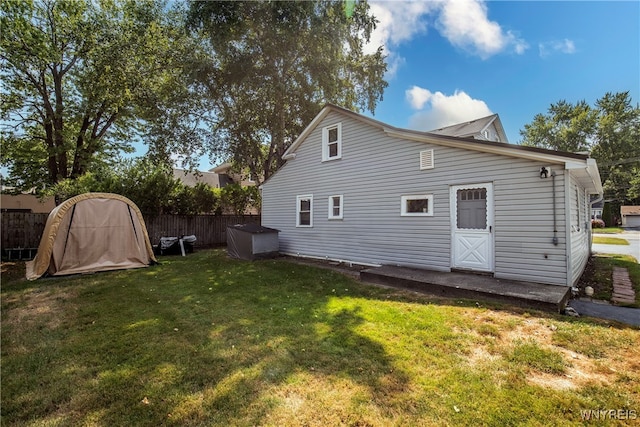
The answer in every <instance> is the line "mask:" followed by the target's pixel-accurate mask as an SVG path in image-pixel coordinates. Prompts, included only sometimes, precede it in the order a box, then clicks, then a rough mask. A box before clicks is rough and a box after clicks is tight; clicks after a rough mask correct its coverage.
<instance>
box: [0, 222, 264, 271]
mask: <svg viewBox="0 0 640 427" xmlns="http://www.w3.org/2000/svg"><path fill="white" fill-rule="evenodd" d="M48 216H49V214H46V213H45V214H41V213H26V212H3V213H2V257H3V258H8V259H28V258H33V256H34V255H35V250H36V249H37V248H38V245H39V244H40V238H41V237H42V232H43V231H44V226H45V223H46V222H47V217H48ZM144 220H145V223H146V225H147V231H148V232H149V239H150V240H151V244H152V245H157V244H158V243H159V242H160V237H169V236H177V237H180V236H183V235H191V234H193V235H195V236H196V238H197V239H198V240H197V241H196V243H195V245H194V246H196V247H212V246H220V245H225V244H226V243H227V226H229V225H235V224H249V223H256V224H260V215H154V216H150V215H144Z"/></svg>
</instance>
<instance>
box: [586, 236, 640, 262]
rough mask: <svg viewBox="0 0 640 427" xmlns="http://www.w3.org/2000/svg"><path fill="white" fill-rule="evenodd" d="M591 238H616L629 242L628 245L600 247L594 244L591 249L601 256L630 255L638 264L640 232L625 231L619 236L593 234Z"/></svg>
mask: <svg viewBox="0 0 640 427" xmlns="http://www.w3.org/2000/svg"><path fill="white" fill-rule="evenodd" d="M593 236H594V237H595V236H601V237H617V238H620V239H625V240H627V241H628V242H629V245H628V246H627V245H601V244H596V243H594V244H593V246H592V247H591V249H592V251H593V252H595V253H601V254H617V255H631V256H632V257H635V259H636V260H637V261H638V262H640V231H625V232H624V233H620V234H597V233H593Z"/></svg>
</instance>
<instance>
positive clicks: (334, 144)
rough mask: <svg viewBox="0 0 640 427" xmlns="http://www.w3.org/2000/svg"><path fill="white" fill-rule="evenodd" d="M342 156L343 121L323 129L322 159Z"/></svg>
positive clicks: (326, 159) (333, 158) (334, 158)
mask: <svg viewBox="0 0 640 427" xmlns="http://www.w3.org/2000/svg"><path fill="white" fill-rule="evenodd" d="M341 157H342V123H337V124H335V125H333V126H327V127H325V128H323V129H322V161H323V162H326V161H328V160H337V159H339V158H341Z"/></svg>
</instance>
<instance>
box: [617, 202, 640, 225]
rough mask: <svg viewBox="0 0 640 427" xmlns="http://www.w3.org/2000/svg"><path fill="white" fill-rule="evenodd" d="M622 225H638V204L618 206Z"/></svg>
mask: <svg viewBox="0 0 640 427" xmlns="http://www.w3.org/2000/svg"><path fill="white" fill-rule="evenodd" d="M620 216H621V217H622V226H623V227H640V206H620Z"/></svg>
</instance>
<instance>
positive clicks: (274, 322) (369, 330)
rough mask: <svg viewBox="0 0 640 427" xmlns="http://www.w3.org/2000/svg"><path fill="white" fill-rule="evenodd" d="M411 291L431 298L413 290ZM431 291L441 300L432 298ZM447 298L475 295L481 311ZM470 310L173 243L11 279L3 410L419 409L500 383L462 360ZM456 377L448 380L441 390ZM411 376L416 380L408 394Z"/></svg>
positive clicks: (170, 418)
mask: <svg viewBox="0 0 640 427" xmlns="http://www.w3.org/2000/svg"><path fill="white" fill-rule="evenodd" d="M381 302H382V304H381ZM416 302H418V303H424V304H423V305H420V306H417V305H413V304H406V305H405V304H404V303H416ZM432 302H435V303H437V304H442V306H441V307H438V308H437V309H435V308H433V309H432V307H430V306H429V305H428V304H430V303H432ZM448 305H452V306H456V307H460V306H462V307H473V308H474V313H473V314H472V316H473V317H472V316H467V317H465V316H461V315H460V312H459V310H456V309H455V308H451V309H449V308H448V307H447V306H448ZM482 305H483V306H484V307H487V308H496V307H498V308H502V309H506V311H510V312H513V313H527V312H528V313H535V315H536V316H544V317H546V318H549V319H558V316H557V315H554V314H550V313H542V312H536V311H531V310H526V309H520V308H513V307H509V306H504V305H500V304H492V303H482ZM475 309H476V303H475V301H467V300H458V299H456V300H444V299H436V298H430V297H428V296H424V295H420V296H416V295H414V294H413V293H407V292H403V291H398V290H394V289H388V288H378V287H374V286H369V285H362V284H359V283H357V282H354V281H353V280H351V279H350V278H348V277H345V276H343V275H341V274H338V273H335V272H332V271H327V270H321V269H318V268H311V267H307V266H300V265H297V264H292V263H288V262H284V261H281V260H275V261H261V262H255V263H249V262H241V261H235V260H230V259H228V258H227V257H226V254H225V253H224V251H219V250H218V251H206V252H201V253H196V254H194V255H190V256H188V257H186V258H181V257H165V258H163V259H162V265H160V266H156V267H152V268H148V269H140V270H135V271H120V272H109V273H101V274H95V275H90V276H81V277H68V278H60V279H53V280H45V281H37V282H28V283H23V282H16V283H9V284H6V285H5V284H3V288H2V326H3V327H2V331H1V332H2V347H1V351H2V392H3V402H2V412H3V414H2V415H3V417H2V423H3V425H27V424H29V425H30V424H41V425H46V424H51V425H58V424H59V425H85V424H95V425H143V426H145V425H149V426H156V425H258V424H271V425H280V424H283V423H284V424H286V422H287V421H288V422H289V423H292V420H296V424H305V423H309V424H314V423H315V424H323V425H337V424H352V425H356V424H364V425H366V424H367V423H368V421H369V420H371V419H372V417H376V416H380V419H383V420H384V419H387V420H393V419H398V417H397V416H398V414H400V416H399V418H400V419H402V416H403V415H404V414H409V415H408V417H410V416H412V415H414V414H417V418H418V419H419V416H420V413H422V414H425V413H430V411H434V407H432V406H429V405H430V399H431V398H433V400H434V402H435V403H433V405H438V408H440V407H442V403H443V402H447V403H450V402H451V400H450V399H452V397H449V395H453V396H456V395H457V396H467V395H468V394H469V392H467V391H466V390H467V389H468V390H476V391H477V395H478V396H485V395H486V392H487V390H490V389H492V390H493V392H494V395H500V393H502V392H503V390H502V388H500V387H497V386H496V385H495V384H489V385H487V382H486V381H485V380H486V378H485V377H484V375H485V373H481V374H478V373H476V374H473V372H471V373H468V372H467V371H469V369H467V365H465V364H464V363H461V361H463V360H466V359H468V358H465V357H463V356H460V354H461V353H459V351H463V352H464V351H470V346H471V345H472V344H473V342H470V341H468V340H469V339H470V338H469V337H472V336H473V335H472V334H470V333H469V332H468V330H469V329H470V328H472V327H474V326H472V325H468V324H467V323H465V322H468V321H469V319H470V318H477V317H478V314H481V313H479V312H475ZM478 321H481V320H478ZM583 323H584V324H588V323H594V322H593V321H586V320H582V319H576V320H574V319H566V322H563V325H562V328H560V329H561V330H559V331H558V332H563V333H564V330H565V329H566V330H567V331H566V333H564V335H561V336H559V337H558V339H559V340H560V339H561V340H562V343H563V344H564V345H565V346H568V347H571V346H573V345H575V346H583V343H581V342H580V341H581V340H576V339H575V338H574V337H575V336H576V335H579V333H580V332H581V330H582V329H581V328H580V327H579V326H580V325H581V324H583ZM503 326H504V325H503ZM572 326H575V327H572ZM381 329H384V330H383V331H381ZM603 333H604V332H603ZM492 334H493V335H496V336H499V335H500V334H501V331H499V330H498V329H497V327H495V328H493V329H491V328H489V329H486V330H485V334H484V335H483V334H480V336H481V339H480V341H482V340H485V341H486V340H490V339H489V338H487V337H491V336H492ZM556 335H558V334H556ZM482 337H484V338H482ZM491 339H493V338H491ZM482 342H484V341H482ZM594 342H598V343H600V342H602V341H601V340H600V339H598V340H595V339H594ZM612 345H613V344H612ZM576 348H577V347H576ZM412 349H414V350H415V349H419V351H420V352H421V354H420V355H419V356H414V355H412V354H408V353H407V352H410V351H412ZM408 363H411V364H415V365H418V366H416V367H414V366H409V365H408ZM422 365H424V366H425V367H433V369H423V370H420V369H421V367H422ZM452 370H453V373H452ZM430 375H431V376H430ZM474 375H475V376H474ZM434 376H435V377H436V378H433V377H434ZM476 377H477V378H476ZM469 378H476V379H474V380H473V383H470V382H469V381H470V380H469ZM487 378H488V377H487ZM456 380H459V381H456ZM417 381H419V382H420V383H419V384H418V383H417ZM456 382H460V384H458V385H456V384H455V383H456ZM449 383H454V384H453V386H454V388H453V389H451V388H446V389H443V388H444V387H445V386H447V387H448V385H449ZM521 385H522V384H517V386H521ZM487 387H488V388H487ZM515 387H516V385H514V388H515ZM507 388H508V387H507ZM415 389H419V390H420V393H421V394H420V393H418V394H413V395H412V394H411V392H412V391H413V390H415ZM465 392H466V394H465ZM509 392H511V391H509ZM505 393H507V392H506V391H505ZM513 393H515V391H513ZM513 396H517V397H518V398H521V397H523V396H524V395H522V394H518V395H516V394H514V395H513ZM527 396H528V395H527ZM527 396H525V397H527ZM532 396H533V397H532ZM528 398H530V399H532V400H536V399H537V396H534V395H531V396H528ZM482 399H483V400H482V401H480V402H475V404H477V405H479V406H481V404H483V402H484V400H485V398H484V397H483V398H482ZM513 399H516V397H513ZM516 400H517V399H516ZM485 403H486V402H485ZM457 404H458V405H459V404H460V403H457ZM438 408H436V409H438ZM451 408H452V406H450V405H449V410H450V411H451V410H452V409H451ZM442 410H443V411H446V409H442ZM421 411H422V412H421ZM455 413H457V411H455ZM368 414H373V415H368ZM458 415H460V414H458ZM494 415H495V416H499V415H500V413H499V412H496V414H494ZM367 417H369V418H367ZM373 419H375V418H373ZM466 420H467V421H468V422H467V423H466V424H469V423H470V422H471V419H466ZM485 422H486V420H485ZM369 424H371V422H369ZM461 424H465V422H461Z"/></svg>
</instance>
